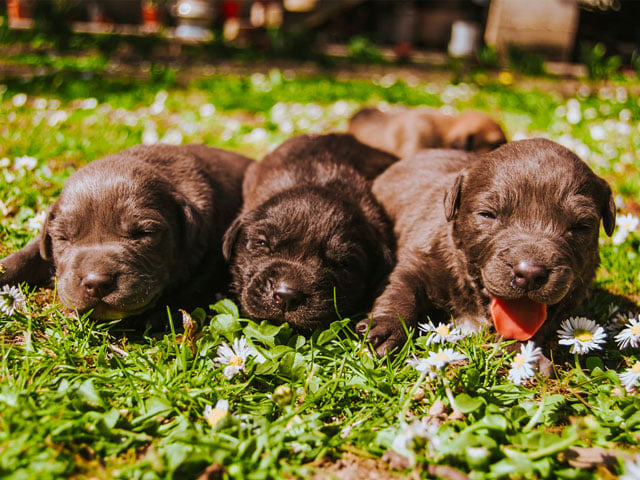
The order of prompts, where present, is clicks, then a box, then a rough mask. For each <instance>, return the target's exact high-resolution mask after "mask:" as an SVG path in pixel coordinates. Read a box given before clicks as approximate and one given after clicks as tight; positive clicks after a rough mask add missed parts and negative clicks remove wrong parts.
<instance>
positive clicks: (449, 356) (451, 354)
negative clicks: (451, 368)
mask: <svg viewBox="0 0 640 480" xmlns="http://www.w3.org/2000/svg"><path fill="white" fill-rule="evenodd" d="M466 359H467V357H465V356H464V355H462V354H461V353H458V352H456V351H454V350H453V349H452V348H443V349H442V350H439V351H438V352H429V358H427V361H429V362H430V363H431V365H433V366H434V368H437V369H439V370H441V369H443V368H444V367H446V366H447V365H448V364H450V363H453V362H461V361H462V360H466Z"/></svg>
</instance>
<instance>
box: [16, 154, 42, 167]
mask: <svg viewBox="0 0 640 480" xmlns="http://www.w3.org/2000/svg"><path fill="white" fill-rule="evenodd" d="M37 165H38V159H37V158H35V157H30V156H28V155H24V156H23V157H16V158H15V160H14V161H13V168H14V169H15V170H22V169H24V170H33V169H34V168H36V166H37Z"/></svg>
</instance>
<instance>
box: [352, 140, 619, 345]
mask: <svg viewBox="0 0 640 480" xmlns="http://www.w3.org/2000/svg"><path fill="white" fill-rule="evenodd" d="M373 191H374V194H375V195H376V197H377V198H378V199H379V200H380V202H381V203H382V205H383V206H384V207H385V209H386V211H387V212H388V213H389V216H390V217H391V219H392V221H393V222H394V225H395V233H396V237H397V239H398V253H397V255H398V262H397V265H396V267H395V268H394V270H393V272H392V273H391V275H390V278H389V283H388V284H387V286H386V288H385V290H384V292H383V293H382V295H381V296H380V297H379V298H378V299H377V300H376V301H375V304H374V307H373V310H372V312H371V317H372V319H373V320H372V321H373V324H372V325H371V330H370V332H369V339H370V340H371V341H372V343H373V344H374V345H375V346H376V347H377V351H378V352H379V353H380V354H383V353H384V351H386V350H391V349H393V348H395V347H398V346H399V345H401V344H402V342H403V341H404V340H405V338H406V336H405V333H404V329H403V327H402V322H401V320H400V319H402V321H404V322H405V323H406V324H407V325H408V326H410V327H415V326H416V324H417V323H418V322H419V321H425V320H426V319H427V316H429V317H430V318H431V319H432V320H433V321H439V320H443V321H446V320H447V318H448V317H449V315H453V317H454V319H455V321H456V323H457V324H458V325H459V326H463V327H467V328H471V329H475V328H477V327H478V326H479V325H481V324H483V323H486V322H487V318H489V317H492V318H493V321H494V323H495V325H496V327H497V330H498V332H499V333H502V334H503V335H504V336H505V337H507V338H516V339H518V340H525V339H526V338H528V337H529V336H531V335H534V334H535V336H534V340H535V341H537V342H541V341H544V339H545V338H546V337H547V336H548V334H549V333H550V332H552V331H553V330H554V329H555V328H557V322H558V321H559V320H560V319H561V318H562V316H563V315H564V314H565V313H566V312H567V311H568V310H570V309H572V308H574V307H576V306H577V305H578V304H579V303H580V302H581V301H582V299H583V298H584V297H585V295H586V292H587V290H588V288H589V286H590V284H591V282H592V280H593V277H594V275H595V270H596V267H597V265H598V262H599V255H598V233H599V225H600V220H601V219H602V221H603V223H604V227H605V231H606V233H607V234H609V235H610V234H611V233H612V231H613V228H614V225H615V205H614V204H613V201H612V198H611V189H610V188H609V186H608V185H607V183H606V182H605V181H604V180H602V179H601V178H599V177H597V176H596V175H595V174H594V173H593V172H592V171H591V170H590V169H589V167H588V166H587V165H586V164H585V163H584V162H582V161H581V160H580V159H579V158H578V157H576V156H575V155H574V154H573V153H572V152H570V151H569V150H567V149H565V148H564V147H562V146H560V145H558V144H555V143H553V142H551V141H548V140H544V139H533V140H524V141H520V142H512V143H509V144H507V145H505V146H503V147H500V148H499V149H497V150H495V151H493V152H491V153H488V154H485V155H473V154H467V153H464V152H456V151H452V150H448V151H447V150H433V151H429V152H423V153H421V154H419V155H416V156H415V157H413V158H409V159H405V160H402V161H401V162H398V163H397V164H395V165H394V166H392V167H391V168H389V170H387V172H385V173H384V174H382V175H381V176H380V177H379V178H378V179H377V180H376V181H375V183H374V186H373ZM425 207H426V208H425ZM504 311H507V313H508V314H505V313H504ZM543 314H544V315H543ZM543 317H545V318H546V321H545V319H544V318H543ZM540 321H542V322H544V323H542V325H540ZM367 328H369V322H368V321H362V322H361V323H359V324H358V326H357V329H358V330H359V331H360V332H365V331H366V330H367Z"/></svg>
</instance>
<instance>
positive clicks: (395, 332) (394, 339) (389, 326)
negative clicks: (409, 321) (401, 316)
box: [356, 316, 407, 357]
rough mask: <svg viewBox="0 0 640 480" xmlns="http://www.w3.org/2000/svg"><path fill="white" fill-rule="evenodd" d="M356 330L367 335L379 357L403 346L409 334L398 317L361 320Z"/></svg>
mask: <svg viewBox="0 0 640 480" xmlns="http://www.w3.org/2000/svg"><path fill="white" fill-rule="evenodd" d="M367 330H368V332H367ZM356 331H357V332H358V333H359V334H360V335H367V340H368V341H369V342H370V343H371V345H372V346H373V347H374V348H375V350H376V354H377V355H378V356H379V357H383V356H385V355H386V354H388V353H391V352H392V351H393V350H396V349H399V348H401V347H402V346H403V345H404V343H405V342H406V341H407V335H406V334H405V332H404V328H402V324H401V323H400V321H399V320H398V318H397V317H395V318H394V317H385V316H380V317H376V318H375V319H373V320H371V319H364V320H361V321H360V322H359V323H358V324H357V325H356Z"/></svg>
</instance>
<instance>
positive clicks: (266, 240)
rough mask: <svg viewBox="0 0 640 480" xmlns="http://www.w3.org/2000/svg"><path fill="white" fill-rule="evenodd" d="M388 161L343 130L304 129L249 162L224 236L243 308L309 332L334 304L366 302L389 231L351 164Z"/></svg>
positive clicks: (374, 288)
mask: <svg viewBox="0 0 640 480" xmlns="http://www.w3.org/2000/svg"><path fill="white" fill-rule="evenodd" d="M369 160H371V164H368V161H369ZM395 161H396V157H394V156H392V155H387V154H385V153H384V152H379V151H376V150H374V149H371V148H370V147H367V146H365V145H362V144H360V143H359V142H357V141H355V139H353V137H352V136H350V135H335V134H333V135H319V136H312V135H303V136H300V137H295V138H292V139H290V140H288V141H286V142H285V143H283V144H282V145H281V146H280V147H278V148H277V149H276V150H275V151H273V152H272V153H270V154H269V155H267V156H266V157H265V158H264V159H263V160H262V161H260V162H257V163H255V164H252V165H251V166H250V167H249V169H248V170H247V174H246V176H245V180H244V185H243V193H244V205H243V209H242V214H241V215H240V216H239V217H238V218H237V219H236V220H235V221H234V223H233V224H232V226H231V227H230V228H229V230H228V231H227V233H226V234H225V238H224V254H225V257H226V258H227V259H228V260H229V262H230V264H231V267H230V268H231V275H232V289H233V290H234V292H235V294H236V296H237V299H238V301H239V303H240V306H241V309H242V310H243V312H244V313H245V314H246V315H248V316H250V317H252V318H257V319H265V320H270V321H273V322H288V323H289V324H290V325H291V326H293V327H294V328H296V329H298V330H301V331H306V332H309V331H311V330H313V329H315V328H318V327H326V326H328V324H329V323H330V322H331V321H333V320H336V319H338V314H337V313H336V309H337V311H338V312H339V313H340V314H341V315H345V316H354V315H358V314H359V315H363V314H365V313H366V312H367V311H368V310H369V309H370V308H371V304H372V302H373V299H374V298H375V296H376V295H377V294H378V293H380V286H381V284H382V282H383V280H384V278H385V277H386V275H387V274H388V272H389V270H390V269H391V266H392V262H393V250H392V248H393V233H392V228H391V223H390V221H389V220H388V218H387V217H386V215H385V213H384V211H383V210H382V208H381V207H380V205H379V204H378V203H377V202H376V200H375V198H374V197H373V194H372V193H371V189H370V184H369V182H368V181H367V178H366V177H365V175H363V174H362V173H360V171H362V172H364V173H365V174H366V175H367V176H369V177H373V176H375V174H376V172H377V171H382V170H383V169H384V168H386V167H387V166H389V165H390V164H391V163H393V162H395ZM372 165H374V167H372ZM359 170H360V171H359ZM334 295H335V297H334ZM334 300H335V301H334Z"/></svg>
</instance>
